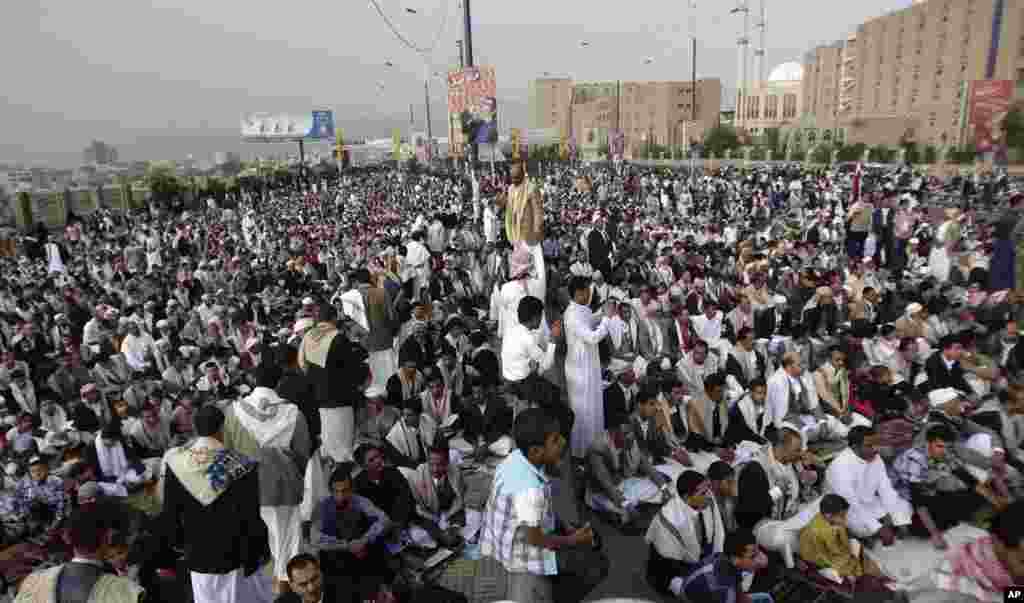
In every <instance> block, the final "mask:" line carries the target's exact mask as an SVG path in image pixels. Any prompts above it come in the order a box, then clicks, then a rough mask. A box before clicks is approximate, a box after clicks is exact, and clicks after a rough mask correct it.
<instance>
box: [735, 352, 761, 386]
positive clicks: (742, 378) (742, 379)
mask: <svg viewBox="0 0 1024 603" xmlns="http://www.w3.org/2000/svg"><path fill="white" fill-rule="evenodd" d="M754 355H755V356H757V372H758V373H760V376H761V377H765V372H766V371H767V369H766V367H767V364H765V360H764V356H762V355H761V354H760V353H759V352H757V351H756V350H755V351H754ZM725 374H726V375H732V376H733V377H735V378H736V381H737V382H738V383H739V384H740V385H742V386H743V389H750V384H749V383H747V377H746V375H744V373H743V367H741V366H740V363H739V362H738V361H737V360H736V357H735V356H733V355H732V354H729V356H728V357H727V358H726V360H725Z"/></svg>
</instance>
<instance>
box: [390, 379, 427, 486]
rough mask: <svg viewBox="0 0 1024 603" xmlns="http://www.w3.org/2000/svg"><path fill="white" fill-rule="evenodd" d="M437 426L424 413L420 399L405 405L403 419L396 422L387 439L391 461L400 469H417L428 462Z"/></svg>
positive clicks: (406, 402)
mask: <svg viewBox="0 0 1024 603" xmlns="http://www.w3.org/2000/svg"><path fill="white" fill-rule="evenodd" d="M435 433H436V426H435V425H434V422H433V421H432V420H431V419H430V417H429V416H427V415H426V414H424V413H423V404H422V403H421V402H420V399H419V398H418V397H413V398H407V399H406V400H405V401H404V403H403V408H402V418H401V419H400V420H398V421H395V424H394V425H392V426H391V430H390V431H388V436H387V438H386V442H387V450H388V457H389V460H390V461H391V462H392V463H393V464H395V465H398V466H399V467H406V468H407V469H415V468H416V467H418V466H419V465H420V463H422V462H423V461H425V460H426V458H427V450H428V449H429V448H430V445H431V444H433V443H434V434H435Z"/></svg>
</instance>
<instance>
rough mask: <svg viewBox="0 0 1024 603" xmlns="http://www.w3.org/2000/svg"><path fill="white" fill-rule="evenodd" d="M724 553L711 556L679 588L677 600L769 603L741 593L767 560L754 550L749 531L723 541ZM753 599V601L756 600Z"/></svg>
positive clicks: (706, 602) (693, 602)
mask: <svg viewBox="0 0 1024 603" xmlns="http://www.w3.org/2000/svg"><path fill="white" fill-rule="evenodd" d="M723 549H724V550H723V551H722V552H721V553H717V554H715V555H712V556H711V557H709V558H708V559H706V560H705V561H704V562H703V563H701V565H700V567H698V568H697V569H695V570H694V571H693V572H691V573H690V575H689V576H687V577H686V579H685V580H683V583H682V584H681V585H679V598H680V599H682V600H684V601H689V602H690V603H721V602H723V601H726V602H732V601H736V602H738V603H750V602H751V601H765V600H767V601H770V600H771V597H767V598H766V595H764V594H761V593H755V594H754V595H751V594H748V593H746V592H744V591H743V586H744V583H745V582H746V580H745V579H744V575H749V574H752V573H754V572H756V571H757V570H759V569H763V568H764V567H765V566H767V565H768V558H767V557H766V556H765V554H764V553H762V552H761V551H760V550H758V548H757V542H756V541H755V539H754V535H753V534H752V533H751V532H750V531H749V530H738V531H736V532H733V533H732V534H729V535H728V536H727V537H726V539H725V545H724V546H723ZM755 596H756V598H755Z"/></svg>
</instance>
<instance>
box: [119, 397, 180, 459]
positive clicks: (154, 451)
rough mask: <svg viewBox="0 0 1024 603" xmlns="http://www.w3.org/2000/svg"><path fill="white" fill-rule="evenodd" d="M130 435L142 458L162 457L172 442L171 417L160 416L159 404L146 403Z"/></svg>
mask: <svg viewBox="0 0 1024 603" xmlns="http://www.w3.org/2000/svg"><path fill="white" fill-rule="evenodd" d="M128 435H129V438H131V441H132V443H133V444H134V445H135V451H136V453H137V454H138V455H139V457H140V458H141V459H143V460H145V459H152V458H156V459H162V458H163V457H164V453H165V452H167V450H168V449H169V448H171V444H172V436H171V418H170V417H169V416H168V417H162V416H160V408H159V407H158V406H156V405H154V404H146V405H144V406H143V407H142V413H141V417H140V420H138V421H132V423H131V426H130V427H129V429H128Z"/></svg>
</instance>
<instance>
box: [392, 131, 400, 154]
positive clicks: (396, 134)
mask: <svg viewBox="0 0 1024 603" xmlns="http://www.w3.org/2000/svg"><path fill="white" fill-rule="evenodd" d="M391 157H392V159H394V160H395V161H401V160H402V130H401V128H395V129H394V131H393V132H392V133H391Z"/></svg>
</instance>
